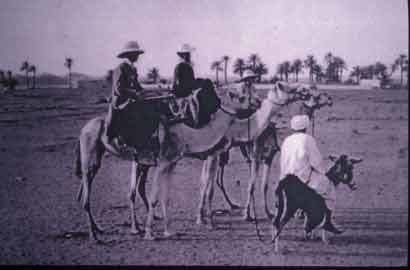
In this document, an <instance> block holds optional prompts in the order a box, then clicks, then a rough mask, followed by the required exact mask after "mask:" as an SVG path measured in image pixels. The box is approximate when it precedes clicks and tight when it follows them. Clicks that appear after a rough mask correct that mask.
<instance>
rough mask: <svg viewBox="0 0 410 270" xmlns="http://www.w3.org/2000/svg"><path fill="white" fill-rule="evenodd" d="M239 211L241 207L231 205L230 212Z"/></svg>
mask: <svg viewBox="0 0 410 270" xmlns="http://www.w3.org/2000/svg"><path fill="white" fill-rule="evenodd" d="M240 209H243V207H242V206H239V205H237V204H232V205H231V210H240Z"/></svg>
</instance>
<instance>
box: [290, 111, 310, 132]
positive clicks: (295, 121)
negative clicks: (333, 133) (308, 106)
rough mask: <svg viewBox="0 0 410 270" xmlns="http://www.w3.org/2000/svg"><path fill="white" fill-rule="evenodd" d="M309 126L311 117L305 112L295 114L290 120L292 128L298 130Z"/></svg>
mask: <svg viewBox="0 0 410 270" xmlns="http://www.w3.org/2000/svg"><path fill="white" fill-rule="evenodd" d="M308 127H309V117H308V116H307V115H305V114H303V115H295V116H293V117H292V119H291V120H290V128H291V129H293V130H295V131H298V130H302V129H307V128H308Z"/></svg>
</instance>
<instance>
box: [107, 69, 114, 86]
mask: <svg viewBox="0 0 410 270" xmlns="http://www.w3.org/2000/svg"><path fill="white" fill-rule="evenodd" d="M113 75H114V71H113V70H112V69H109V70H108V71H107V74H106V75H105V80H106V81H107V82H108V83H110V84H111V83H112V79H113Z"/></svg>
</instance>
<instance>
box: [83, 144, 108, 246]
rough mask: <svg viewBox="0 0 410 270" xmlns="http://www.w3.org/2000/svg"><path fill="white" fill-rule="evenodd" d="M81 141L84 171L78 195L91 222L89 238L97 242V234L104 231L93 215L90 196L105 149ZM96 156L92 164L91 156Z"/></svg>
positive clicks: (98, 145)
mask: <svg viewBox="0 0 410 270" xmlns="http://www.w3.org/2000/svg"><path fill="white" fill-rule="evenodd" d="M88 139H89V138H86V139H85V140H82V141H81V140H80V151H81V152H80V154H81V170H82V177H81V182H82V183H81V187H80V191H81V193H79V194H78V199H81V202H82V207H83V209H84V211H85V212H86V216H87V219H88V222H89V236H90V239H91V240H97V234H96V233H102V232H103V231H102V230H101V229H100V228H99V227H98V225H97V224H96V222H95V220H94V217H93V215H92V213H91V206H90V194H91V185H92V182H93V179H94V177H95V175H96V174H97V172H98V169H99V168H100V165H101V159H102V156H103V153H104V149H103V148H102V145H100V144H99V143H97V142H95V144H94V145H92V146H91V147H90V145H89V144H87V143H88V142H89V140H88ZM92 155H95V160H94V162H92V160H91V156H92Z"/></svg>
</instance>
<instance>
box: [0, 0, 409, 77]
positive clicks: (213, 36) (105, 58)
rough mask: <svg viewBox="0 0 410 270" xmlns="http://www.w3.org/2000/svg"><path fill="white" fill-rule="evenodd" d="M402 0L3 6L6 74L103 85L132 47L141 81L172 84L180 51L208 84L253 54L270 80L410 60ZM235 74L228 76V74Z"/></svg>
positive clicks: (13, 2)
mask: <svg viewBox="0 0 410 270" xmlns="http://www.w3.org/2000/svg"><path fill="white" fill-rule="evenodd" d="M408 24H409V23H408V7H407V1H406V0H294V1H287V0H257V1H251V0H249V1H248V0H219V1H218V0H172V1H171V0H87V1H83V0H36V1H27V0H1V1H0V69H3V70H8V69H11V70H13V71H15V72H16V71H18V69H19V67H20V65H21V62H22V61H24V60H28V61H29V62H30V63H33V64H35V65H36V66H37V70H38V72H39V73H41V72H50V73H54V74H65V73H66V68H65V67H64V65H63V63H64V59H65V57H72V58H73V59H74V64H73V71H74V72H81V73H85V74H89V75H95V76H101V75H104V74H106V72H107V70H108V69H112V68H115V66H116V65H118V64H119V63H120V62H121V60H120V59H118V58H116V55H117V53H118V52H119V50H120V49H121V48H122V47H123V46H124V44H125V43H126V42H127V41H128V40H137V41H138V42H139V43H140V45H141V47H143V49H144V50H145V54H143V55H142V56H141V57H140V59H139V61H138V63H137V68H138V71H139V73H140V74H141V73H142V74H143V75H144V74H146V72H147V71H148V69H150V68H152V67H157V68H159V71H160V74H161V75H163V76H172V73H173V69H174V67H175V65H176V63H177V62H178V57H177V55H176V51H177V50H178V49H179V48H180V47H181V45H182V44H183V43H189V44H190V45H191V46H193V47H195V49H196V50H195V52H194V53H193V55H192V58H193V61H194V64H195V65H194V70H195V73H196V75H197V76H212V74H213V72H212V71H211V70H210V65H211V63H212V62H213V61H215V60H219V59H221V57H222V56H223V55H228V56H230V57H231V61H230V64H229V67H230V68H231V66H232V63H233V61H234V60H235V59H236V58H238V57H241V58H245V59H246V58H247V57H248V56H249V55H250V54H251V53H257V54H258V55H259V56H260V57H261V59H262V61H263V62H264V63H265V64H266V65H267V67H268V69H269V75H270V76H272V75H273V72H274V71H275V70H276V65H277V64H278V63H280V62H282V61H285V60H290V61H292V60H294V59H296V58H301V59H302V60H303V59H305V58H306V55H308V54H313V55H314V56H315V57H316V59H318V60H319V62H321V63H323V58H324V55H325V53H327V52H329V51H330V52H332V53H333V54H334V55H337V56H340V57H342V58H343V59H344V60H345V61H346V63H347V66H348V68H352V67H353V66H355V65H368V64H372V63H374V62H376V61H382V62H384V63H386V64H391V63H392V62H393V61H394V59H395V58H396V57H397V56H398V55H399V54H401V53H405V54H406V55H408V47H409V44H408V40H409V36H408V31H409V29H408V28H409V26H408ZM230 70H232V68H231V69H230Z"/></svg>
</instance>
